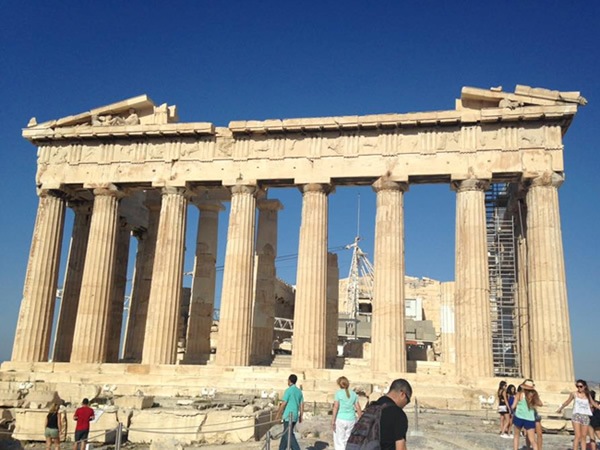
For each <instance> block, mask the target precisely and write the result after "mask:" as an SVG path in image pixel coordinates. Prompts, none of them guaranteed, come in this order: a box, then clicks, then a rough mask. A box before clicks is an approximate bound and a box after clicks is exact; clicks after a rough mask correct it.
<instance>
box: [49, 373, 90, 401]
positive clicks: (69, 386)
mask: <svg viewBox="0 0 600 450" xmlns="http://www.w3.org/2000/svg"><path fill="white" fill-rule="evenodd" d="M65 378H67V377H65ZM56 389H57V391H58V392H59V394H60V398H62V399H63V400H64V401H65V402H67V403H70V404H71V405H79V404H80V403H81V400H83V399H84V398H87V399H89V400H90V401H92V400H93V399H95V398H96V397H98V395H100V386H98V385H94V384H76V383H69V382H68V381H67V380H65V381H64V382H59V383H57V384H56Z"/></svg>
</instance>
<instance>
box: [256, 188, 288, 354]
mask: <svg viewBox="0 0 600 450" xmlns="http://www.w3.org/2000/svg"><path fill="white" fill-rule="evenodd" d="M256 206H257V207H258V228H257V232H256V258H255V264H254V301H253V319H252V352H251V357H250V359H251V362H252V364H253V365H255V364H256V365H258V364H267V363H270V362H271V350H272V348H273V325H274V323H275V276H276V275H275V258H276V257H277V215H278V211H279V210H280V209H282V208H283V206H282V205H281V202H280V201H279V200H268V199H263V200H259V201H257V203H256Z"/></svg>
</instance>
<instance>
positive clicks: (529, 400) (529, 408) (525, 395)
mask: <svg viewBox="0 0 600 450" xmlns="http://www.w3.org/2000/svg"><path fill="white" fill-rule="evenodd" d="M515 403H516V407H515V415H514V419H513V425H514V434H513V449H514V450H518V448H519V439H520V436H521V430H525V436H526V438H527V439H528V440H529V442H530V443H531V445H532V446H533V450H538V445H537V441H536V439H535V408H536V407H537V406H542V402H541V400H540V398H539V396H538V393H537V391H536V390H535V385H534V384H533V380H530V379H527V380H525V381H523V383H521V391H520V392H517V396H516V397H515Z"/></svg>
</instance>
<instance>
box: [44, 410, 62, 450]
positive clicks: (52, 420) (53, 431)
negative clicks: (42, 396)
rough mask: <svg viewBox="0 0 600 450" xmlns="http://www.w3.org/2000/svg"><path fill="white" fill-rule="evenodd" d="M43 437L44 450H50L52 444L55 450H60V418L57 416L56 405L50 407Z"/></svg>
mask: <svg viewBox="0 0 600 450" xmlns="http://www.w3.org/2000/svg"><path fill="white" fill-rule="evenodd" d="M44 436H46V450H50V449H51V448H52V444H54V448H55V449H56V450H59V449H60V417H59V415H58V405H56V404H53V405H52V406H51V407H50V411H49V412H48V415H47V416H46V429H45V431H44Z"/></svg>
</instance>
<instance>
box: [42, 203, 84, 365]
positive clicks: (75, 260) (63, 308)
mask: <svg viewBox="0 0 600 450" xmlns="http://www.w3.org/2000/svg"><path fill="white" fill-rule="evenodd" d="M69 206H70V207H71V209H72V210H73V212H74V213H75V218H74V220H73V231H72V234H71V245H70V247H69V258H68V260H67V269H66V272H65V279H64V282H63V293H62V298H61V301H60V312H59V314H58V322H57V325H56V337H55V339H54V356H53V358H52V360H53V361H55V362H67V361H69V359H70V358H71V348H72V347H73V333H74V332H75V321H76V320H77V307H78V305H79V293H80V292H81V280H82V277H83V266H84V264H85V253H86V250H87V244H88V237H89V234H90V222H91V218H92V202H89V201H77V202H71V203H69Z"/></svg>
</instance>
